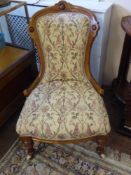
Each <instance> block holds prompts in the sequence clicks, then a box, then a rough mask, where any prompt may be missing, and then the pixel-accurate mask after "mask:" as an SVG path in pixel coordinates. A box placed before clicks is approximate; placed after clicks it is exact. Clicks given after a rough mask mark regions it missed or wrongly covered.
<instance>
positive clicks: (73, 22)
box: [29, 1, 99, 81]
mask: <svg viewBox="0 0 131 175" xmlns="http://www.w3.org/2000/svg"><path fill="white" fill-rule="evenodd" d="M98 29H99V26H98V23H97V21H96V18H95V16H94V14H93V13H92V12H90V11H89V10H87V9H85V8H82V7H78V6H74V5H71V4H69V3H67V2H65V1H60V2H59V3H57V4H55V5H54V6H52V7H49V8H45V9H42V10H40V11H39V12H37V13H36V14H35V15H34V16H33V17H32V19H31V21H30V24H29V31H30V34H31V36H32V38H33V40H34V42H35V44H36V47H37V49H38V53H39V58H40V76H41V78H43V74H44V79H45V80H46V81H55V80H78V81H81V80H83V78H84V77H85V74H86V75H87V76H88V74H89V72H90V51H91V46H92V43H93V40H94V38H95V36H96V33H97V31H98Z"/></svg>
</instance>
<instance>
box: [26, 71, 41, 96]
mask: <svg viewBox="0 0 131 175" xmlns="http://www.w3.org/2000/svg"><path fill="white" fill-rule="evenodd" d="M40 81H41V74H38V76H37V77H36V79H35V80H34V81H33V83H32V84H31V85H30V86H29V87H28V88H27V89H25V90H24V91H23V94H24V96H26V97H28V96H29V95H30V93H31V92H32V90H33V89H34V88H35V87H36V86H37V85H38V84H39V82H40Z"/></svg>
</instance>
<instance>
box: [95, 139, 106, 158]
mask: <svg viewBox="0 0 131 175" xmlns="http://www.w3.org/2000/svg"><path fill="white" fill-rule="evenodd" d="M107 140H108V136H100V137H98V139H97V143H98V146H97V148H96V150H97V153H98V154H99V155H100V157H101V158H104V157H105V154H104V147H105V145H106V143H107Z"/></svg>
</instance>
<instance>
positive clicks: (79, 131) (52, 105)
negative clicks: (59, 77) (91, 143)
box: [17, 80, 110, 141]
mask: <svg viewBox="0 0 131 175" xmlns="http://www.w3.org/2000/svg"><path fill="white" fill-rule="evenodd" d="M17 132H18V134H20V135H21V136H31V137H35V138H39V139H44V140H57V141H59V140H60V141H61V140H74V139H75V140H76V139H83V138H88V137H92V136H96V135H106V134H107V133H109V132H110V124H109V120H108V115H107V112H106V109H105V106H104V103H103V100H102V98H101V96H100V95H99V94H98V93H97V92H96V91H95V89H94V88H93V87H92V85H91V83H90V82H89V81H85V82H84V81H75V80H73V81H71V80H67V81H52V82H44V83H41V84H39V85H38V86H37V88H36V89H35V90H33V91H32V93H31V94H30V96H29V97H28V98H27V100H26V102H25V105H24V107H23V109H22V112H21V115H20V117H19V119H18V122H17Z"/></svg>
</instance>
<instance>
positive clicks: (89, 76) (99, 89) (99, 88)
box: [87, 71, 104, 95]
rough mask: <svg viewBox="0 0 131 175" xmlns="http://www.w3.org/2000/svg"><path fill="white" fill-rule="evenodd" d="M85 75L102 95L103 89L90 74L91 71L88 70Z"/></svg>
mask: <svg viewBox="0 0 131 175" xmlns="http://www.w3.org/2000/svg"><path fill="white" fill-rule="evenodd" d="M87 77H88V79H89V81H90V82H91V84H92V85H93V87H94V88H95V90H96V91H97V92H98V93H99V94H100V95H104V89H102V88H101V86H100V85H99V83H98V82H97V81H96V80H95V79H94V77H93V76H92V74H91V72H89V71H88V73H87Z"/></svg>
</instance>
